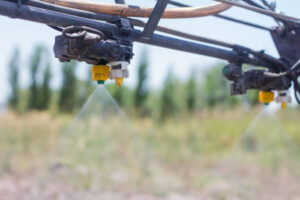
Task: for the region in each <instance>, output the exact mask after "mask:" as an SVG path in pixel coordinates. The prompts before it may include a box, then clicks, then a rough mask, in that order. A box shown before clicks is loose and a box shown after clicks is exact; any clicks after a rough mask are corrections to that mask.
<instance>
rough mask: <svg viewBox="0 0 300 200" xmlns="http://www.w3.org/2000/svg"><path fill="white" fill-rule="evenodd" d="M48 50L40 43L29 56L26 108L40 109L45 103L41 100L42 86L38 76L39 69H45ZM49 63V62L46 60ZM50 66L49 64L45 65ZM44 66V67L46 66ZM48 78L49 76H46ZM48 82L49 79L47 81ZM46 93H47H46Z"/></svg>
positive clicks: (42, 98)
mask: <svg viewBox="0 0 300 200" xmlns="http://www.w3.org/2000/svg"><path fill="white" fill-rule="evenodd" d="M47 55H48V52H47V51H46V48H45V47H44V46H42V45H38V46H37V47H36V48H35V49H34V51H33V53H32V56H31V58H30V62H29V71H30V80H31V83H30V89H29V91H30V93H29V99H28V106H27V107H28V109H42V108H44V107H45V105H47V102H46V104H45V103H44V102H43V101H44V100H45V99H44V97H43V96H42V95H43V94H42V92H41V91H42V88H41V87H40V82H39V77H40V71H41V70H43V69H45V61H46V60H48V56H47ZM47 65H49V62H47ZM47 67H49V68H50V66H47ZM47 67H46V68H47ZM48 78H49V79H50V77H48ZM48 83H49V81H48ZM47 95H48V94H47ZM42 102H43V103H42Z"/></svg>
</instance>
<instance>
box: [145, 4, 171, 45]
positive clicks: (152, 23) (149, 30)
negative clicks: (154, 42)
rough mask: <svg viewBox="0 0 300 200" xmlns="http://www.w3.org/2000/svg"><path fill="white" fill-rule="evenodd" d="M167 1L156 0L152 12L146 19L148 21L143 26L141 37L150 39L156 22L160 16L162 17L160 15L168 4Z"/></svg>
mask: <svg viewBox="0 0 300 200" xmlns="http://www.w3.org/2000/svg"><path fill="white" fill-rule="evenodd" d="M168 1H169V0H158V1H157V3H156V5H155V7H154V9H153V11H152V13H151V16H150V18H149V20H148V23H147V24H146V26H145V29H144V31H143V35H142V37H143V38H145V39H150V38H151V36H152V35H153V33H154V31H155V29H156V27H157V25H158V22H159V20H160V18H161V17H162V15H163V14H164V11H165V9H166V7H167V5H168Z"/></svg>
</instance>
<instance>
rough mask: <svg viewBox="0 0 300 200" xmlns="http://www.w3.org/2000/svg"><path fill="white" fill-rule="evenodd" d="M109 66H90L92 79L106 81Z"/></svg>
mask: <svg viewBox="0 0 300 200" xmlns="http://www.w3.org/2000/svg"><path fill="white" fill-rule="evenodd" d="M109 69H110V68H109V66H107V65H95V66H93V67H92V80H93V81H106V80H107V79H108V78H109Z"/></svg>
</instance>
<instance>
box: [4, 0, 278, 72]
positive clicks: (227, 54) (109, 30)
mask: <svg viewBox="0 0 300 200" xmlns="http://www.w3.org/2000/svg"><path fill="white" fill-rule="evenodd" d="M0 2H1V3H0V15H4V16H8V17H11V18H19V19H24V20H29V21H33V22H38V23H43V24H47V25H52V26H58V27H68V26H88V27H91V28H95V29H98V30H101V31H102V32H103V33H104V34H105V35H106V36H107V37H112V36H113V35H114V34H116V35H118V34H119V33H120V29H119V28H118V26H117V25H114V24H107V23H103V22H99V21H94V20H88V19H85V18H81V17H76V16H72V15H67V14H63V13H59V12H53V11H48V10H45V9H40V8H35V7H30V6H26V5H18V4H16V3H10V2H6V1H3V0H1V1H0ZM129 34H130V35H131V36H132V37H133V38H134V40H135V41H136V42H140V43H144V44H149V45H154V46H158V47H164V48H169V49H174V50H179V51H184V52H189V53H194V54H199V55H205V56H210V57H215V58H219V59H223V60H227V61H229V62H237V61H241V62H243V63H246V64H251V65H255V66H262V67H266V68H269V69H274V68H275V70H276V66H274V65H272V64H270V63H269V62H267V61H265V60H263V59H261V58H259V57H253V58H250V57H248V56H247V57H241V56H240V55H239V53H238V52H236V51H229V50H224V49H220V48H215V47H211V46H208V45H203V44H199V43H196V42H189V41H184V40H180V39H177V38H172V37H167V36H163V35H159V34H153V36H152V38H151V39H150V40H145V39H143V38H142V37H141V36H142V32H141V31H139V30H135V29H133V30H131V31H130V33H129Z"/></svg>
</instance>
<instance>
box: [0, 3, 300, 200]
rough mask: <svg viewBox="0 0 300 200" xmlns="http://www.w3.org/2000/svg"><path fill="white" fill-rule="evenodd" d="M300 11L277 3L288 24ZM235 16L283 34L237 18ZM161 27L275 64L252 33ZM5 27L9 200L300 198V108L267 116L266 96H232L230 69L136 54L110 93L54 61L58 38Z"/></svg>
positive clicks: (84, 73) (196, 23)
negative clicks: (237, 47) (247, 50)
mask: <svg viewBox="0 0 300 200" xmlns="http://www.w3.org/2000/svg"><path fill="white" fill-rule="evenodd" d="M105 2H111V1H105ZM211 2H212V1H203V2H199V3H198V2H195V1H186V3H189V4H191V5H199V4H200V5H202V4H207V3H211ZM128 3H130V4H134V5H147V6H151V5H153V2H148V1H147V2H145V3H141V2H140V1H133V0H132V1H129V2H128ZM299 7H300V3H299V2H298V1H296V0H291V1H283V0H278V8H279V9H281V10H282V11H284V12H285V13H287V14H289V15H292V16H295V17H300V15H299V12H298V8H299ZM225 14H227V15H228V16H234V17H239V18H241V19H245V20H248V21H255V22H257V23H259V24H263V25H266V26H274V25H275V23H274V22H273V21H272V20H271V19H269V18H267V17H265V16H262V15H258V14H253V13H251V12H247V11H245V10H242V9H238V8H232V9H230V10H228V11H226V12H225ZM161 24H163V25H165V26H168V27H171V28H175V29H179V30H185V31H186V30H187V31H189V32H191V33H195V34H200V35H203V36H209V37H212V38H217V39H222V40H226V41H229V42H232V43H238V44H243V45H246V46H249V47H252V48H254V49H256V50H260V49H265V50H266V51H267V52H268V53H270V54H272V55H275V56H276V55H277V52H276V50H275V48H274V46H273V43H272V40H271V38H270V36H269V33H268V32H263V31H261V30H255V29H251V28H249V27H244V26H243V25H237V24H232V23H230V22H226V21H222V20H220V19H215V18H213V17H205V18H201V19H191V20H176V21H175V20H162V21H161ZM0 25H1V26H2V27H4V29H3V31H2V33H1V36H2V37H1V38H0V43H1V49H0V91H1V93H0V197H1V199H9V200H13V199H151V200H152V199H220V200H222V199H299V198H300V192H299V187H300V181H299V180H300V179H299V170H297V169H298V167H299V162H298V160H299V149H298V146H299V144H300V136H299V135H300V134H299V133H300V131H299V130H298V127H299V120H298V119H299V116H300V113H299V107H298V106H297V105H294V104H293V105H290V106H289V107H288V109H287V110H285V111H281V110H279V109H278V107H280V106H278V105H275V104H271V105H270V106H269V107H264V106H262V105H259V104H258V91H250V92H248V94H247V95H245V96H239V97H231V96H230V94H229V93H230V92H229V85H230V83H229V82H228V81H226V80H225V79H224V78H223V76H222V72H221V70H222V67H223V66H224V65H225V64H226V63H225V62H223V61H220V60H216V59H213V58H208V57H204V56H198V55H192V54H187V53H182V52H178V51H173V50H168V49H162V48H158V47H149V46H145V45H140V44H135V46H134V53H135V56H134V59H133V60H132V63H131V65H130V67H129V69H130V78H129V79H128V80H125V85H124V86H122V87H121V88H117V87H116V86H115V85H114V84H113V83H112V82H109V83H108V84H106V85H105V87H101V86H97V85H96V84H95V83H93V82H92V81H91V66H89V65H87V64H84V63H78V62H69V63H59V62H58V61H57V60H55V58H54V55H53V51H52V45H53V43H54V37H55V36H56V35H58V34H59V33H58V32H55V31H54V30H52V29H50V28H48V27H47V26H45V25H41V24H34V23H30V22H25V21H20V20H13V19H8V18H5V17H0ZM191 27H192V28H191ZM245 67H247V66H245Z"/></svg>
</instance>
